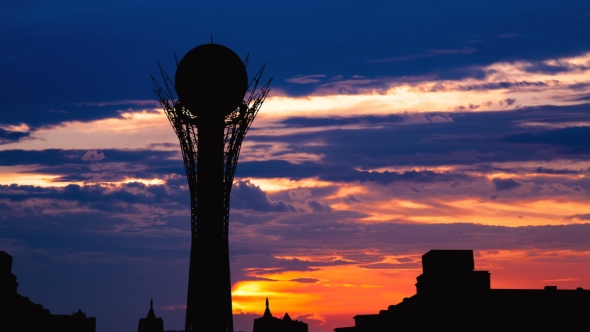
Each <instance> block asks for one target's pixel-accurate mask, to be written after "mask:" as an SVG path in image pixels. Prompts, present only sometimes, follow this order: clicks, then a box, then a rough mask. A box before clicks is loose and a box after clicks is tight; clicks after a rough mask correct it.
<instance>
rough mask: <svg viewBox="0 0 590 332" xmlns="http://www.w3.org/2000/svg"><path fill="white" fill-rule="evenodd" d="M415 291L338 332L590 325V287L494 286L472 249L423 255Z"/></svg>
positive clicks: (575, 327) (581, 327)
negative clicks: (477, 266)
mask: <svg viewBox="0 0 590 332" xmlns="http://www.w3.org/2000/svg"><path fill="white" fill-rule="evenodd" d="M417 281H418V282H417V283H416V294H415V295H413V296H411V297H409V298H405V299H404V300H403V301H402V302H401V303H398V304H396V305H391V306H389V308H388V309H387V310H381V311H380V312H379V313H378V314H372V315H357V316H355V317H354V320H355V326H352V327H342V328H336V329H335V331H336V332H369V331H370V332H380V331H393V330H395V331H429V330H433V331H434V330H440V331H581V330H588V329H589V321H588V319H587V315H588V313H589V312H590V291H588V290H583V289H582V288H577V289H576V290H561V289H557V287H556V286H546V287H545V288H544V289H491V287H490V273H489V272H488V271H474V261H473V251H472V250H431V251H429V252H427V253H426V254H424V255H423V256H422V274H421V275H420V276H418V278H417Z"/></svg>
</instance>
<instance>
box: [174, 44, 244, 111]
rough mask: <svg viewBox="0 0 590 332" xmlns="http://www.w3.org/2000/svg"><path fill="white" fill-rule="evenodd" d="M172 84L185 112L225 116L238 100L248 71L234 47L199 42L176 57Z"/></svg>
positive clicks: (232, 109) (242, 97) (240, 97)
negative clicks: (199, 43)
mask: <svg viewBox="0 0 590 332" xmlns="http://www.w3.org/2000/svg"><path fill="white" fill-rule="evenodd" d="M174 84H175V87H176V93H177V94H178V98H179V99H180V102H181V103H182V104H183V105H184V106H185V107H186V108H187V109H188V110H189V112H191V113H192V114H193V115H196V116H198V117H200V118H212V117H218V116H226V115H228V114H229V113H231V112H232V111H234V110H235V109H236V107H238V106H239V105H240V104H241V103H242V101H243V99H244V95H245V94H246V90H247V89H248V74H247V73H246V68H245V67H244V64H243V63H242V60H241V59H240V57H239V56H238V55H237V54H236V53H234V51H232V50H230V49H229V48H227V47H225V46H223V45H219V44H203V45H199V46H197V47H195V48H193V49H192V50H190V51H188V53H187V54H185V56H184V57H183V58H182V60H180V63H179V64H178V68H176V77H175V82H174Z"/></svg>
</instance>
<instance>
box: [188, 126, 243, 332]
mask: <svg viewBox="0 0 590 332" xmlns="http://www.w3.org/2000/svg"><path fill="white" fill-rule="evenodd" d="M215 120H216V121H207V122H205V123H202V124H201V125H198V126H197V130H198V137H199V139H198V144H197V150H198V155H197V181H196V186H193V190H191V197H193V200H194V198H196V201H197V202H198V206H197V208H196V209H192V211H191V219H192V220H193V221H194V222H192V225H191V226H192V227H191V233H192V234H191V235H192V239H191V241H192V244H191V257H190V267H189V291H188V295H187V311H186V324H185V331H223V332H226V331H230V332H231V331H233V322H232V302H231V281H230V268H229V243H228V232H227V231H228V227H227V222H228V220H225V219H226V216H227V215H228V213H227V212H229V211H227V212H226V210H228V208H229V204H226V202H225V198H226V196H228V197H229V195H225V193H224V191H225V185H224V182H225V176H224V169H225V167H224V166H225V165H224V150H225V149H224V137H225V123H224V119H223V118H219V119H215ZM228 203H229V202H228Z"/></svg>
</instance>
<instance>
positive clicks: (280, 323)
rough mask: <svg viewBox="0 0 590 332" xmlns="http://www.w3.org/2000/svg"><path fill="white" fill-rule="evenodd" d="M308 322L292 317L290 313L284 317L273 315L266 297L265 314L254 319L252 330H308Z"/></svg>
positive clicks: (283, 331)
mask: <svg viewBox="0 0 590 332" xmlns="http://www.w3.org/2000/svg"><path fill="white" fill-rule="evenodd" d="M307 330H308V329H307V324H306V323H304V322H300V321H298V320H293V319H291V316H289V313H285V316H284V317H283V319H280V318H276V317H273V315H272V314H271V313H270V308H269V306H268V298H266V309H265V310H264V315H263V316H262V317H260V318H256V319H254V329H253V331H252V332H307Z"/></svg>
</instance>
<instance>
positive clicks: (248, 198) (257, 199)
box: [231, 180, 297, 212]
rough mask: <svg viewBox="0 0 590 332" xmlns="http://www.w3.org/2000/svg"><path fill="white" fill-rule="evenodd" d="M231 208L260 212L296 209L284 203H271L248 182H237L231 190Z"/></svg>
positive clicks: (291, 210) (293, 210) (263, 193)
mask: <svg viewBox="0 0 590 332" xmlns="http://www.w3.org/2000/svg"><path fill="white" fill-rule="evenodd" d="M231 206H232V208H234V209H243V210H254V211H260V212H295V211H297V209H296V208H295V207H294V206H293V205H291V204H288V203H285V202H284V201H276V202H273V201H271V200H270V199H269V198H268V196H267V195H266V193H265V192H264V191H262V190H261V189H260V187H258V186H256V185H254V184H252V183H250V181H248V180H246V181H239V182H237V183H235V184H234V186H233V189H232V197H231Z"/></svg>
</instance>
